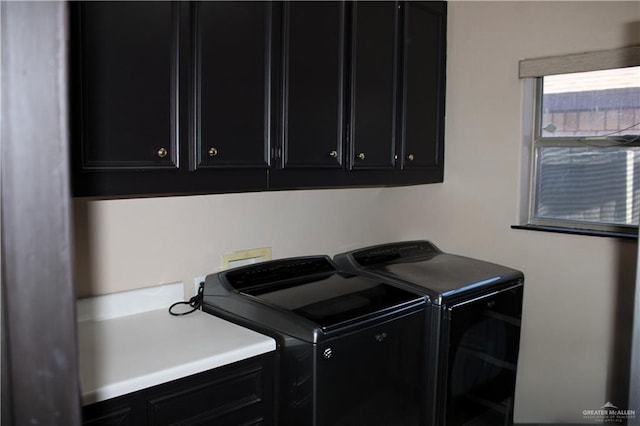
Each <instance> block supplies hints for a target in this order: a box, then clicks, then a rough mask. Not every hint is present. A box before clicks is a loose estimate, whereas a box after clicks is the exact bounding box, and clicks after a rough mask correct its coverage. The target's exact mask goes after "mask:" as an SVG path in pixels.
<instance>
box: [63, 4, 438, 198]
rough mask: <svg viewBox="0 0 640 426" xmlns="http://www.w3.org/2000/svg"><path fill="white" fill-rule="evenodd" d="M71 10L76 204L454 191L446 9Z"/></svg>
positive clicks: (276, 6) (146, 6)
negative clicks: (447, 156) (450, 183)
mask: <svg viewBox="0 0 640 426" xmlns="http://www.w3.org/2000/svg"><path fill="white" fill-rule="evenodd" d="M70 5H71V6H70V7H71V12H72V13H71V58H72V66H71V82H72V84H71V87H72V89H71V108H72V134H73V136H72V156H71V157H72V159H71V161H72V178H73V182H72V187H73V194H74V195H75V196H131V195H142V194H174V193H176V194H177V193H180V194H189V193H216V192H240V191H261V190H267V189H289V188H319V187H325V188H328V187H349V186H372V185H376V186H381V185H404V184H417V183H431V182H440V181H442V179H443V162H444V96H445V90H444V88H445V63H446V16H447V15H446V3H444V2H428V1H427V2H404V1H356V2H344V1H325V2H316V1H308V2H266V1H265V2H263V1H241V2H239V1H228V2H223V1H221V2H218V1H216V2H162V1H157V2H156V1H144V2H129V1H127V2H118V1H108V2H71V3H70Z"/></svg>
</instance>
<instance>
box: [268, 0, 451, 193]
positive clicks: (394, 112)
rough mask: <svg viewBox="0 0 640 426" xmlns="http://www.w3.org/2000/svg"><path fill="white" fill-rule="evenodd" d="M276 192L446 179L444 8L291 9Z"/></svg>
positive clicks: (312, 5) (273, 179)
mask: <svg viewBox="0 0 640 426" xmlns="http://www.w3.org/2000/svg"><path fill="white" fill-rule="evenodd" d="M283 23H284V31H283V41H284V47H283V49H284V52H285V53H284V56H283V66H282V70H283V78H282V81H283V88H284V93H283V96H282V99H283V102H282V115H281V122H282V126H281V128H282V129H283V131H282V133H281V135H280V139H279V141H280V144H279V145H278V147H277V149H276V155H275V157H276V159H277V160H279V161H277V162H276V164H277V165H278V167H277V168H275V169H274V168H272V169H271V170H270V178H269V186H270V187H271V188H314V187H346V186H370V185H378V186H379V185H403V184H416V183H431V182H441V181H442V178H443V160H444V150H443V145H444V133H443V131H444V83H445V60H446V57H445V55H446V3H443V2H400V1H355V2H348V3H345V2H291V3H286V4H285V6H284V18H283Z"/></svg>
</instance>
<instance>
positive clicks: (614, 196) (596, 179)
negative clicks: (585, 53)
mask: <svg viewBox="0 0 640 426" xmlns="http://www.w3.org/2000/svg"><path fill="white" fill-rule="evenodd" d="M547 60H548V58H547ZM533 61H535V60H533ZM634 61H635V59H634ZM523 62H526V61H523ZM563 66H564V64H563ZM595 67H597V64H596V65H595V66H593V65H591V66H589V67H587V68H595ZM525 68H526V67H525ZM549 68H550V69H549V70H548V72H544V71H545V69H544V67H541V69H540V70H539V71H537V74H540V75H536V76H535V77H536V80H535V86H536V87H535V101H534V102H535V112H534V116H535V118H534V130H533V138H532V139H533V141H532V156H531V161H532V164H531V167H532V174H531V185H530V189H531V194H530V198H529V212H528V224H529V225H534V226H542V227H556V228H563V229H566V230H583V231H584V230H589V231H600V232H616V233H629V234H636V233H637V229H638V223H639V221H640V66H626V64H625V66H623V67H618V68H608V67H603V68H607V69H602V70H592V69H589V70H588V71H582V70H580V69H579V68H580V66H578V67H577V68H578V69H579V71H580V72H557V70H554V67H549ZM522 69H523V63H522V62H521V76H522Z"/></svg>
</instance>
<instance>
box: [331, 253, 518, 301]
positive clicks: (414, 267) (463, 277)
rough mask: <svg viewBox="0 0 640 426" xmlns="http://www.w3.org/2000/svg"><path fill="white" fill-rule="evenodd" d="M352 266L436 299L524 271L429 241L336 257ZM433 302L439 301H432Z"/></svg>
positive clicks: (514, 276) (508, 277)
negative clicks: (444, 249)
mask: <svg viewBox="0 0 640 426" xmlns="http://www.w3.org/2000/svg"><path fill="white" fill-rule="evenodd" d="M336 258H339V261H338V264H341V262H344V261H345V259H347V260H349V259H351V260H352V261H351V262H350V264H349V266H350V267H351V268H355V269H356V270H358V269H359V270H364V271H367V272H369V273H371V274H374V275H377V276H380V279H391V280H392V282H398V281H401V282H404V283H409V284H411V285H413V286H415V287H417V288H423V289H425V291H427V292H429V294H430V296H432V297H434V298H435V299H436V300H437V298H438V297H439V296H445V297H452V296H455V295H457V294H460V293H464V292H468V291H475V290H476V289H478V288H481V287H484V286H487V285H490V284H492V283H499V282H500V283H501V282H506V281H510V280H515V279H519V278H521V277H522V273H521V272H519V271H516V270H514V269H511V268H508V267H505V266H501V265H496V264H494V263H490V262H485V261H482V260H477V259H472V258H468V257H463V256H458V255H453V254H448V253H443V252H442V251H440V250H439V249H438V248H437V247H436V246H434V245H433V244H432V243H430V242H429V241H408V242H399V243H392V244H384V245H380V246H373V247H369V248H364V249H360V250H355V251H353V252H349V253H344V254H341V255H338V256H336ZM432 302H433V303H436V301H434V300H432Z"/></svg>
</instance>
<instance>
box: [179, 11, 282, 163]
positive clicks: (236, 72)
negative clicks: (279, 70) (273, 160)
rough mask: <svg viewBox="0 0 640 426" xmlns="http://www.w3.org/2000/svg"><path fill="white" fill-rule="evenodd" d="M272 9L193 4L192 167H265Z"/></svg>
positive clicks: (268, 140)
mask: <svg viewBox="0 0 640 426" xmlns="http://www.w3.org/2000/svg"><path fill="white" fill-rule="evenodd" d="M271 9H272V5H271V3H270V2H251V1H241V2H226V1H213V2H196V3H194V4H193V8H192V13H193V21H192V22H194V25H195V28H194V29H193V31H194V35H195V38H194V41H195V54H194V57H193V60H194V63H193V72H194V76H193V77H194V80H195V90H194V97H195V111H194V117H193V120H194V121H193V125H194V129H195V135H194V136H195V144H194V145H195V150H194V151H195V152H194V153H192V155H194V157H195V158H193V159H192V160H193V163H192V164H193V168H196V169H199V168H212V167H213V168H218V167H261V168H265V167H266V166H267V163H268V155H267V153H268V149H269V143H270V135H269V129H270V125H269V123H270V120H271V107H270V100H271V85H270V81H271V51H272V49H271V44H272V43H271ZM265 173H266V172H265Z"/></svg>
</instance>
